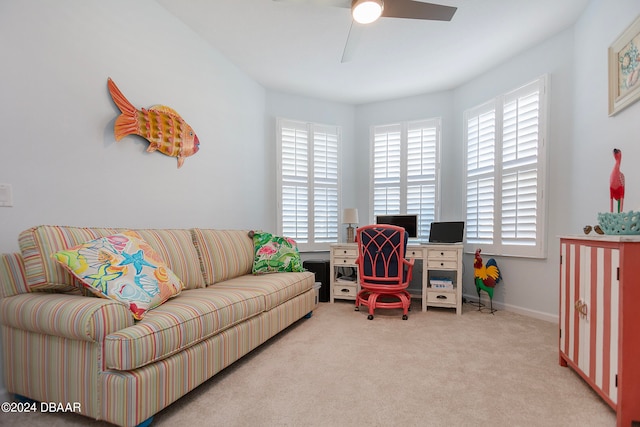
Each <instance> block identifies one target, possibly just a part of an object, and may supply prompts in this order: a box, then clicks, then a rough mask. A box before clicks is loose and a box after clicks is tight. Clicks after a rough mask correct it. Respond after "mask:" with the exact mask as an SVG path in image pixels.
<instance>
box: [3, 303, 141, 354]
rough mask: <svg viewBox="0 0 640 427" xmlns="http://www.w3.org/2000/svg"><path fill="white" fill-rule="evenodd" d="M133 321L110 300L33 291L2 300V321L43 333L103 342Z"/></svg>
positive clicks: (128, 312) (119, 306) (121, 307)
mask: <svg viewBox="0 0 640 427" xmlns="http://www.w3.org/2000/svg"><path fill="white" fill-rule="evenodd" d="M133 323H134V322H133V317H132V316H131V312H130V311H128V310H127V308H126V307H125V306H124V305H123V304H120V303H118V302H116V301H112V300H109V299H102V298H92V297H84V296H79V295H68V294H51V293H39V292H32V293H29V294H21V295H15V296H12V297H9V298H3V299H2V300H0V324H2V325H6V326H10V327H12V328H17V329H22V330H26V331H32V332H37V333H40V334H46V335H53V336H60V337H65V338H70V339H75V340H83V341H95V342H100V341H102V340H104V338H105V337H106V336H107V335H109V334H110V333H112V332H115V331H119V330H120V329H124V328H126V327H129V326H131V325H133Z"/></svg>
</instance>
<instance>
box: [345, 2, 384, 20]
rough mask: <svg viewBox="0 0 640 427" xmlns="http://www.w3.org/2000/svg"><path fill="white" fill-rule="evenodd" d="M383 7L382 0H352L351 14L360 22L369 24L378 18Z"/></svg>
mask: <svg viewBox="0 0 640 427" xmlns="http://www.w3.org/2000/svg"><path fill="white" fill-rule="evenodd" d="M383 7H384V5H383V3H382V0H354V2H353V3H352V5H351V15H352V16H353V19H354V21H356V22H358V23H360V24H370V23H372V22H373V21H375V20H377V19H378V18H380V15H382V9H383Z"/></svg>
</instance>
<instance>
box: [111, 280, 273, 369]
mask: <svg viewBox="0 0 640 427" xmlns="http://www.w3.org/2000/svg"><path fill="white" fill-rule="evenodd" d="M264 301H265V299H264V296H263V295H262V294H261V293H258V292H256V291H254V290H252V289H243V288H229V289H218V288H216V287H209V288H204V289H191V290H186V291H184V292H182V294H180V296H178V297H176V298H173V299H171V300H169V301H167V302H166V303H165V304H163V305H162V306H160V307H158V308H156V309H155V310H153V311H151V312H149V314H148V315H147V316H146V317H145V318H144V319H143V320H141V321H140V322H138V323H137V324H135V325H134V326H131V327H129V328H126V329H122V330H120V331H118V332H115V333H112V334H110V335H108V336H107V338H106V340H105V349H104V350H105V362H106V366H107V368H109V369H116V370H131V369H136V368H138V367H140V366H144V365H146V364H149V363H151V362H154V361H156V360H161V359H164V358H166V357H168V356H170V355H172V354H174V353H177V352H179V351H182V350H183V349H185V348H188V347H190V346H192V345H194V344H195V343H198V342H200V341H202V340H204V339H206V338H208V337H211V336H212V335H215V334H217V333H218V332H220V331H222V330H224V329H226V328H229V327H230V326H233V325H235V324H237V323H240V322H242V321H243V320H245V319H248V318H250V317H253V316H256V315H257V314H259V313H261V312H263V311H264V308H265V306H264Z"/></svg>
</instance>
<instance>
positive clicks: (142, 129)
mask: <svg viewBox="0 0 640 427" xmlns="http://www.w3.org/2000/svg"><path fill="white" fill-rule="evenodd" d="M107 85H108V86H109V93H111V98H112V99H113V102H115V103H116V105H117V106H118V108H119V109H120V111H121V112H122V114H120V115H119V116H118V118H116V123H115V125H114V127H113V133H114V135H115V138H116V141H120V140H121V139H122V138H123V137H125V136H127V135H139V136H141V137H143V138H144V139H146V140H147V141H149V147H148V148H147V151H148V152H149V153H152V152H154V151H156V150H158V151H159V152H161V153H162V154H166V155H167V156H171V157H177V158H178V168H180V167H182V164H183V163H184V159H185V158H186V157H189V156H193V155H194V154H196V153H197V152H198V150H199V148H200V141H199V140H198V136H197V135H196V133H195V132H194V131H193V129H192V128H191V126H189V125H188V124H187V122H185V121H184V120H183V119H182V117H180V115H179V114H178V113H177V112H176V111H175V110H173V109H171V108H169V107H167V106H165V105H154V106H152V107H149V109H145V108H142V109H141V110H138V109H137V108H136V107H134V106H133V105H132V104H131V103H130V102H129V101H128V100H127V98H125V96H124V95H123V94H122V92H120V89H118V87H117V86H116V84H115V83H114V82H113V80H111V78H109V79H108V80H107Z"/></svg>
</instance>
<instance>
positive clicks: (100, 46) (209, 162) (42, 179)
mask: <svg viewBox="0 0 640 427" xmlns="http://www.w3.org/2000/svg"><path fill="white" fill-rule="evenodd" d="M0 58H2V59H1V61H2V66H1V67H0V94H1V97H0V129H2V137H0V147H1V149H0V183H3V184H11V185H12V186H13V198H14V207H11V208H8V207H2V208H0V251H1V252H10V251H16V250H17V249H18V244H17V238H18V233H19V232H20V231H22V230H24V229H26V228H28V227H31V226H34V225H38V224H43V223H46V224H69V225H80V226H118V227H132V228H133V227H192V226H202V227H216V228H252V227H256V228H258V227H259V228H271V227H272V226H273V224H274V222H273V211H274V210H275V202H274V198H275V190H274V188H273V185H272V184H271V182H270V181H267V180H265V179H264V176H265V174H266V173H267V170H268V169H269V168H271V158H270V155H271V154H270V153H268V152H267V151H266V149H267V146H266V144H265V115H264V111H265V97H266V94H265V90H264V88H262V87H261V86H260V85H258V84H257V83H256V82H255V81H253V80H252V79H250V78H249V77H247V76H246V75H245V74H244V73H242V72H240V71H239V70H238V69H237V68H236V67H235V66H233V65H232V64H231V63H229V62H228V61H227V60H226V59H225V58H224V57H222V56H221V55H220V54H219V53H218V52H217V51H215V50H214V49H212V48H211V46H209V45H207V44H206V43H205V42H203V41H202V39H200V38H199V37H198V36H197V35H196V34H195V33H193V32H192V31H191V30H189V29H188V28H186V27H185V26H184V25H183V24H182V23H181V21H179V20H178V19H177V18H174V17H173V16H172V15H170V14H169V13H168V12H167V11H166V10H165V9H163V8H162V7H161V6H159V5H158V4H157V3H156V2H154V1H150V0H138V1H135V2H130V1H126V0H115V1H108V2H104V1H99V0H85V1H74V0H59V1H56V2H51V1H39V0H29V1H26V2H24V1H19V0H9V1H7V0H3V1H2V2H0ZM107 77H111V78H113V80H114V81H115V82H116V84H117V85H118V86H119V87H120V89H121V91H122V92H123V93H124V95H125V96H126V97H127V98H128V99H129V100H130V101H131V102H132V103H133V104H134V105H135V106H136V107H139V108H140V107H146V108H148V107H150V106H152V105H154V104H164V105H167V106H169V107H171V108H173V109H175V110H176V111H177V112H178V113H179V114H180V115H181V116H182V117H183V118H184V119H185V120H186V121H187V123H189V124H190V125H191V126H192V127H193V129H194V130H195V131H196V133H197V134H198V137H199V139H200V143H201V145H200V151H199V152H198V153H196V154H195V155H194V156H192V157H189V158H187V159H186V160H185V163H184V166H183V167H182V168H181V169H177V161H176V158H174V157H168V156H165V155H162V154H160V153H157V152H156V153H147V152H146V151H145V149H146V148H147V146H148V143H147V142H146V140H144V139H142V138H140V137H137V136H127V137H125V138H124V139H123V140H121V141H120V142H118V143H116V142H115V140H114V137H113V124H114V121H115V118H116V116H117V115H118V114H119V110H118V109H117V107H116V106H115V104H114V103H113V101H112V100H111V97H110V95H109V92H108V90H107Z"/></svg>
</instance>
